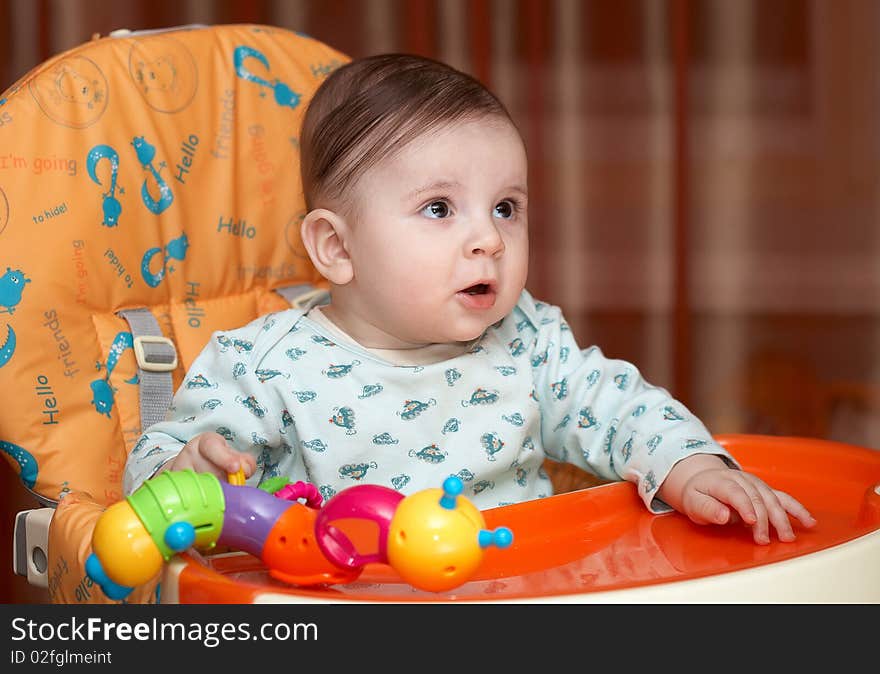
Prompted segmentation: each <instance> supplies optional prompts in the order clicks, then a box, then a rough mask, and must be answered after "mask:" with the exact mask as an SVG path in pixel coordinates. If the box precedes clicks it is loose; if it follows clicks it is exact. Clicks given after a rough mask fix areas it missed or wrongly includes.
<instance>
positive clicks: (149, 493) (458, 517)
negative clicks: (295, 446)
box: [86, 470, 513, 600]
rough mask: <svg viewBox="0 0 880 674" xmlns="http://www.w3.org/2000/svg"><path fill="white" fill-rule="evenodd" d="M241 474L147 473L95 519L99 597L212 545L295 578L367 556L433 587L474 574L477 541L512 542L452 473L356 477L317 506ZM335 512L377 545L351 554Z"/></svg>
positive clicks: (346, 570)
mask: <svg viewBox="0 0 880 674" xmlns="http://www.w3.org/2000/svg"><path fill="white" fill-rule="evenodd" d="M241 482H243V480H242V479H241V478H240V477H239V478H236V477H235V476H230V481H229V482H223V481H221V480H220V479H218V478H217V477H216V476H214V475H213V474H211V473H196V472H194V471H192V470H183V471H166V472H164V473H160V474H159V475H158V476H156V477H154V478H152V479H150V480H147V481H146V482H144V484H143V485H141V487H140V488H139V489H137V490H136V491H135V492H134V493H133V494H131V496H129V497H128V498H127V499H125V500H124V501H120V502H118V503H115V504H113V505H112V506H110V507H109V508H107V510H105V511H104V512H103V513H102V514H101V516H100V517H99V518H98V521H97V523H96V525H95V529H94V532H93V534H92V551H93V552H92V554H91V555H89V557H88V559H87V560H86V574H87V575H88V576H89V578H91V579H92V581H94V582H95V583H97V584H98V585H99V586H100V587H101V589H102V590H103V591H104V594H105V595H107V597H108V598H110V599H113V600H120V599H124V598H125V597H127V596H128V594H129V593H130V592H131V591H132V590H133V589H134V587H136V586H138V585H141V584H143V583H146V582H147V581H149V580H150V579H151V578H153V577H154V576H155V575H156V574H157V573H158V572H159V570H160V569H161V567H162V564H163V563H164V562H166V561H168V560H169V559H171V557H172V556H174V555H176V554H178V553H179V552H183V551H184V550H187V549H188V548H190V547H195V548H196V549H198V550H202V551H205V550H210V549H211V548H213V547H214V546H216V545H218V544H220V545H226V546H229V547H231V548H234V549H238V550H242V551H244V552H248V553H250V554H252V555H254V556H256V557H259V558H260V559H261V560H262V562H263V563H264V564H265V565H266V567H267V569H268V571H269V574H270V575H271V576H272V577H274V578H277V579H279V580H282V581H284V582H288V583H291V584H294V585H305V586H310V585H325V584H326V585H329V584H336V583H348V582H351V581H353V580H355V579H356V578H357V577H358V576H359V575H360V574H361V571H362V570H363V568H364V566H365V565H366V564H367V563H370V562H379V563H386V564H389V565H390V566H391V567H392V568H393V569H394V570H395V571H397V572H398V574H399V575H400V577H401V578H402V579H403V580H405V581H406V582H408V583H410V584H411V585H413V586H414V587H416V588H419V589H422V590H428V591H432V592H441V591H445V590H450V589H453V588H455V587H457V586H459V585H461V584H462V583H464V582H466V581H467V580H468V579H469V578H470V577H471V576H472V575H473V573H474V571H475V570H476V568H477V567H478V566H479V563H480V561H481V559H482V555H483V549H484V548H486V547H489V546H490V545H495V546H497V547H499V548H506V547H508V546H509V545H510V544H511V543H512V542H513V534H512V533H511V531H510V529H508V528H507V527H498V528H497V529H495V530H494V531H489V530H487V529H485V520H484V519H483V516H482V514H481V513H480V511H479V510H478V509H477V508H476V507H475V506H474V505H473V504H472V503H471V502H470V501H468V500H467V499H466V498H464V497H462V496H461V492H462V489H463V485H462V482H461V480H460V479H459V478H457V477H449V478H447V479H446V480H445V481H444V483H443V488H442V489H425V490H422V491H420V492H417V493H415V494H412V495H411V496H407V497H404V496H403V495H402V494H400V493H398V492H396V491H395V490H393V489H390V488H388V487H383V486H380V485H356V486H354V487H349V488H348V489H343V490H342V491H340V492H339V493H338V494H336V495H335V496H334V497H333V498H331V499H330V500H329V501H328V502H327V503H326V504H324V505H323V507H322V505H321V503H322V499H321V495H320V493H318V490H317V489H316V488H315V487H314V485H311V484H308V483H305V482H296V483H292V484H286V485H285V486H283V487H282V488H281V489H279V490H277V491H275V492H274V493H269V492H268V491H265V490H263V489H261V488H257V487H249V486H246V485H244V484H243V483H241ZM300 499H302V500H303V501H305V502H304V503H302V502H300ZM344 519H364V520H369V521H371V522H374V523H375V524H377V525H378V528H379V540H378V551H377V552H375V553H371V554H360V553H358V551H357V550H356V548H355V546H354V545H353V544H352V542H351V540H350V539H349V538H348V536H347V535H346V534H345V532H344V531H343V529H342V528H340V527H338V526H337V524H338V522H339V521H341V520H344ZM334 523H337V524H334Z"/></svg>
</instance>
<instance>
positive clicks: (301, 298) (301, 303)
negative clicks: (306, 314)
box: [290, 288, 327, 309]
mask: <svg viewBox="0 0 880 674" xmlns="http://www.w3.org/2000/svg"><path fill="white" fill-rule="evenodd" d="M326 294H327V291H326V290H324V289H323V288H313V289H312V290H309V291H307V292H304V293H302V294H301V295H297V296H296V297H295V298H294V299H293V300H291V301H290V304H291V306H292V307H293V308H294V309H311V308H312V304H313V303H315V301H316V300H318V299H320V298H322V297H323V296H324V295H326Z"/></svg>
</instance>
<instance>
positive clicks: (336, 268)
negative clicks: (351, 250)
mask: <svg viewBox="0 0 880 674" xmlns="http://www.w3.org/2000/svg"><path fill="white" fill-rule="evenodd" d="M300 231H301V236H302V242H303V245H304V246H305V247H306V250H307V251H308V253H309V257H310V258H311V259H312V264H314V265H315V269H317V270H318V271H319V272H320V273H321V276H323V277H324V278H326V279H327V280H328V281H330V282H331V283H333V284H335V285H340V286H341V285H345V284H346V283H348V282H349V281H351V279H352V278H353V276H354V272H353V270H352V266H351V258H350V257H349V255H348V251H347V250H346V248H345V237H346V235H347V233H348V226H347V223H346V221H345V218H343V217H342V216H341V215H339V214H338V213H335V212H334V211H331V210H328V209H326V208H316V209H315V210H313V211H309V213H307V214H306V217H305V219H303V222H302V227H301V230H300Z"/></svg>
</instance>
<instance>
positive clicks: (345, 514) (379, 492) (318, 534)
mask: <svg viewBox="0 0 880 674" xmlns="http://www.w3.org/2000/svg"><path fill="white" fill-rule="evenodd" d="M402 500H403V494H401V493H399V492H397V491H395V490H393V489H391V488H390V487H383V486H381V485H378V484H359V485H355V486H354V487H348V488H347V489H344V490H342V491H341V492H339V493H338V494H336V495H335V496H334V497H333V498H331V499H330V500H329V501H327V503H325V504H324V507H323V508H321V510H319V511H318V518H317V519H316V520H315V538H316V539H317V541H318V547H319V548H321V552H323V553H324V556H325V557H326V558H327V559H329V560H330V561H331V562H333V563H334V564H337V565H339V566H341V567H343V568H349V569H355V568H358V567H360V566H364V565H365V564H368V563H371V562H381V563H385V564H387V563H388V531H389V529H390V527H391V518H392V517H394V511H395V510H397V506H398V505H399V504H400V502H401V501H402ZM344 519H364V520H368V521H370V522H375V523H376V524H377V525H378V526H379V549H378V552H376V553H374V554H368V555H362V554H360V553H359V552H358V551H357V550H356V549H355V547H354V545H353V544H352V542H351V541H350V540H349V538H348V536H346V535H345V533H344V532H342V531H340V530H339V529H337V528H336V527H334V526H333V522H334V521H336V520H344Z"/></svg>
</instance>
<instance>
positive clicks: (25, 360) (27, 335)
mask: <svg viewBox="0 0 880 674" xmlns="http://www.w3.org/2000/svg"><path fill="white" fill-rule="evenodd" d="M347 60H348V58H347V57H346V56H344V55H343V54H341V53H339V52H337V51H335V50H333V49H332V48H330V47H328V46H326V45H324V44H322V43H320V42H318V41H316V40H313V39H311V38H309V37H306V36H303V35H300V34H297V33H293V32H291V31H287V30H283V29H278V28H271V27H267V26H252V25H236V26H214V27H187V28H183V29H174V30H169V31H149V32H144V33H132V34H130V35H127V36H123V37H107V38H101V39H97V40H94V41H92V42H90V43H87V44H85V45H82V46H80V47H77V48H75V49H73V50H70V51H68V52H66V53H63V54H60V55H58V56H56V57H54V58H53V59H51V60H49V61H47V62H46V63H44V64H42V65H40V66H39V67H37V68H36V69H34V70H33V71H31V72H30V73H29V74H28V75H26V76H25V77H24V78H22V79H21V80H20V81H19V82H17V83H16V84H15V85H14V86H13V87H11V88H10V89H9V90H8V91H6V92H5V93H4V94H3V95H2V96H0V148H2V150H0V382H2V384H3V390H4V392H5V393H4V396H3V405H0V454H2V455H3V456H4V457H5V459H6V460H8V461H9V462H10V463H11V465H12V466H13V468H14V469H15V470H16V471H17V472H18V474H19V476H20V478H21V480H22V482H23V483H24V485H25V486H26V487H28V488H30V489H31V490H33V491H34V492H36V493H37V494H39V495H42V496H43V497H46V498H48V499H52V500H57V499H59V497H60V496H62V495H63V494H65V493H68V492H70V491H74V490H75V491H83V492H86V493H88V494H91V495H92V497H93V498H94V499H96V501H97V502H99V503H101V504H105V505H106V504H109V503H112V502H114V501H116V500H118V499H119V498H121V490H120V484H121V477H122V469H123V466H124V464H125V459H126V456H127V452H128V451H130V450H131V449H132V446H133V444H134V442H135V441H136V439H137V436H138V435H139V433H140V430H141V428H140V411H139V410H140V407H139V402H138V386H137V382H138V378H137V366H136V362H135V358H134V355H133V351H132V334H131V332H130V328H129V326H128V323H127V322H126V321H125V320H124V319H123V318H121V317H120V316H118V315H117V313H116V312H117V311H119V310H120V309H125V308H134V307H142V306H145V307H149V308H151V309H152V311H153V313H154V315H155V316H156V318H157V321H158V323H159V325H160V327H161V329H162V331H163V334H164V335H165V336H167V337H169V338H171V339H173V341H174V342H175V344H176V346H177V350H178V355H179V365H178V367H177V369H176V370H175V371H174V372H173V384H174V387H175V388H176V387H177V386H178V385H179V384H180V382H181V380H182V377H183V375H184V373H185V371H186V368H187V367H188V366H189V364H190V363H191V362H192V360H193V359H194V357H195V356H196V354H198V352H199V351H200V350H201V348H202V346H203V345H204V344H205V343H206V342H207V340H208V338H209V336H210V334H211V332H212V331H214V330H220V329H225V328H230V327H233V326H236V325H241V324H244V323H246V322H248V321H249V320H251V319H253V318H254V317H256V316H257V315H259V314H261V313H265V312H267V311H270V310H276V309H283V308H286V307H287V306H289V305H288V304H287V303H286V302H285V301H284V300H283V299H282V298H281V297H280V296H279V295H278V294H277V293H275V292H273V289H274V288H277V287H280V286H284V285H289V284H296V283H311V284H314V285H322V284H321V282H320V281H319V277H318V275H317V274H316V272H315V271H314V269H313V268H312V266H311V264H310V263H309V260H308V257H307V255H306V254H305V251H304V249H303V247H302V245H301V243H300V241H299V223H300V221H301V219H302V217H303V215H304V206H303V200H302V192H301V189H300V185H299V155H298V133H299V127H300V124H301V121H302V116H303V111H304V108H305V105H306V103H307V102H308V100H309V99H310V97H311V96H312V95H313V93H314V91H315V89H316V88H317V86H318V85H319V84H320V82H321V81H322V79H323V78H324V77H326V75H327V74H328V73H329V72H331V71H332V70H333V69H334V68H336V67H338V66H339V65H340V64H342V63H344V62H346V61H347Z"/></svg>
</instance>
